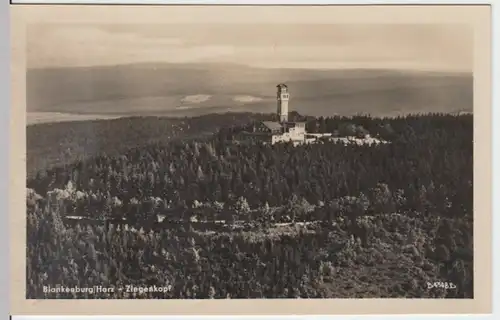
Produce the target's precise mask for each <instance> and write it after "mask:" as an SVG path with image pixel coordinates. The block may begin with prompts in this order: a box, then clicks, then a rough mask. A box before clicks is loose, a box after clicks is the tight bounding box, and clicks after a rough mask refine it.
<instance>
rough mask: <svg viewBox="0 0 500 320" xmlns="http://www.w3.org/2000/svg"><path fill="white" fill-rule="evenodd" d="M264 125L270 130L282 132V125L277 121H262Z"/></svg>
mask: <svg viewBox="0 0 500 320" xmlns="http://www.w3.org/2000/svg"><path fill="white" fill-rule="evenodd" d="M262 124H263V125H265V126H266V127H268V128H269V129H270V130H272V131H274V130H281V128H282V126H281V123H279V122H275V121H262Z"/></svg>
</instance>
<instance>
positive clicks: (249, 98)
mask: <svg viewBox="0 0 500 320" xmlns="http://www.w3.org/2000/svg"><path fill="white" fill-rule="evenodd" d="M233 101H235V102H240V103H251V102H259V101H262V98H259V97H254V96H236V97H233Z"/></svg>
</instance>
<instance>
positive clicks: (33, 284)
mask: <svg viewBox="0 0 500 320" xmlns="http://www.w3.org/2000/svg"><path fill="white" fill-rule="evenodd" d="M268 117H269V116H268V115H251V114H226V115H209V116H202V117H199V118H192V119H188V118H186V119H160V118H131V119H118V120H109V121H96V122H93V124H92V125H89V126H87V127H85V125H84V124H72V125H69V124H55V125H49V126H39V127H36V128H31V129H30V128H29V127H28V172H31V174H30V176H29V178H28V181H27V188H28V195H27V210H28V212H27V214H28V215H27V219H28V220H27V237H28V246H27V297H28V298H127V297H129V298H130V297H133V298H157V299H165V298H193V299H200V298H298V297H302V298H349V297H352V298H370V297H419V298H425V297H427V298H436V297H438V298H472V297H473V234H472V230H473V228H472V225H473V211H472V210H473V209H472V208H473V193H472V188H473V187H472V179H473V163H472V161H473V141H472V137H473V121H472V116H471V115H448V114H430V115H409V116H404V117H403V116H402V117H398V118H383V119H382V118H371V117H369V116H356V117H349V118H344V117H330V118H313V117H302V116H300V115H298V114H293V115H292V117H293V118H294V119H295V120H301V121H306V122H307V125H306V126H307V130H308V131H309V132H329V133H333V134H335V135H358V134H366V133H369V134H370V135H372V136H377V137H381V138H383V139H386V140H388V141H390V143H388V144H380V145H371V146H369V145H362V146H357V145H348V146H345V145H341V144H336V143H333V142H323V143H318V144H308V145H301V146H295V147H294V146H293V145H291V144H286V143H285V144H277V145H265V144H261V143H256V144H239V143H236V142H237V141H234V139H233V138H234V136H235V135H234V133H235V132H237V131H238V130H239V129H240V128H241V127H242V126H244V125H245V123H249V122H251V121H255V120H264V119H267V118H268ZM231 119H232V120H234V121H231ZM167 124H168V125H167ZM228 124H231V125H228ZM64 128H66V129H67V131H66V132H64V130H66V129H64ZM173 128H174V129H173ZM94 129H96V130H97V131H96V132H92V133H90V130H94ZM30 130H31V131H30ZM45 130H46V131H45ZM79 130H80V131H79ZM83 130H89V132H87V134H85V133H84V132H82V131H83ZM44 132H47V134H43V135H42V134H41V133H44ZM146 132H147V134H146ZM61 141H64V143H61ZM30 146H33V148H30ZM51 146H52V147H51ZM54 146H55V147H54ZM61 146H64V147H61ZM67 148H70V149H71V152H67V150H66V149H67ZM30 152H31V153H30ZM44 155H45V156H46V157H45V158H44V159H46V160H42V158H43V156H44ZM30 165H31V166H32V167H30ZM71 216H78V217H81V218H85V219H84V220H79V221H78V220H71V219H69V217H71ZM435 282H439V283H440V285H434V286H432V288H429V284H432V283H435ZM127 284H133V285H136V286H141V287H143V288H144V287H149V286H157V287H168V288H169V289H168V290H167V291H168V292H154V290H153V292H141V293H137V292H136V293H133V294H132V293H128V292H126V291H121V290H118V288H120V287H123V286H125V285H127ZM99 285H100V286H103V287H114V288H116V290H115V292H113V293H109V292H108V293H102V292H101V293H93V294H91V293H74V292H73V293H57V294H54V293H46V292H44V291H43V288H44V286H52V287H56V286H67V287H74V286H78V287H89V286H90V287H91V286H99ZM446 286H448V288H446Z"/></svg>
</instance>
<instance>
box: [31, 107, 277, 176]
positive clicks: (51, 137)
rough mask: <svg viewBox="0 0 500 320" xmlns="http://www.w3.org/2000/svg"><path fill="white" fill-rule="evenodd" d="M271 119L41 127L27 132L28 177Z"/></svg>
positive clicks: (219, 117) (235, 116)
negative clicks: (104, 155) (77, 162)
mask: <svg viewBox="0 0 500 320" xmlns="http://www.w3.org/2000/svg"><path fill="white" fill-rule="evenodd" d="M270 117H271V116H270V115H265V114H253V113H226V114H209V115H203V116H199V117H192V118H187V117H186V118H167V117H128V118H119V119H112V120H89V121H75V122H58V123H40V124H34V125H30V126H28V127H27V128H26V150H27V170H28V175H31V174H33V173H35V172H37V171H38V170H40V169H47V168H50V167H54V166H61V165H64V164H69V163H72V162H74V161H76V160H81V159H84V158H88V157H92V156H94V155H97V154H100V153H105V154H108V155H120V154H122V153H123V152H125V151H126V150H128V149H130V148H133V147H140V146H147V145H149V144H158V143H164V142H167V141H170V140H172V139H175V138H181V139H187V138H190V137H195V136H196V137H197V136H200V135H206V134H213V133H215V132H217V131H218V130H219V129H220V128H222V127H230V126H241V125H243V124H247V123H248V122H250V121H252V120H264V119H269V118H270Z"/></svg>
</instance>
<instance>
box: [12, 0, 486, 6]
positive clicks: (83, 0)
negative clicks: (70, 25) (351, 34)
mask: <svg viewBox="0 0 500 320" xmlns="http://www.w3.org/2000/svg"><path fill="white" fill-rule="evenodd" d="M492 2H493V1H485V0H462V1H457V0H420V1H416V0H406V1H405V0H393V1H388V0H385V1H384V0H370V1H355V0H351V1H346V0H344V1H328V0H326V1H321V0H320V1H318V0H314V1H313V0H253V1H248V0H219V1H214V0H205V1H203V0H169V1H168V0H143V1H138V0H11V3H12V4H116V5H120V4H122V5H150V4H160V5H162V4H164V5H172V4H179V5H186V4H197V5H225V4H232V5H235V4H237V5H263V4H264V5H292V4H304V5H330V4H336V5H421V4H491V3H492Z"/></svg>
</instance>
